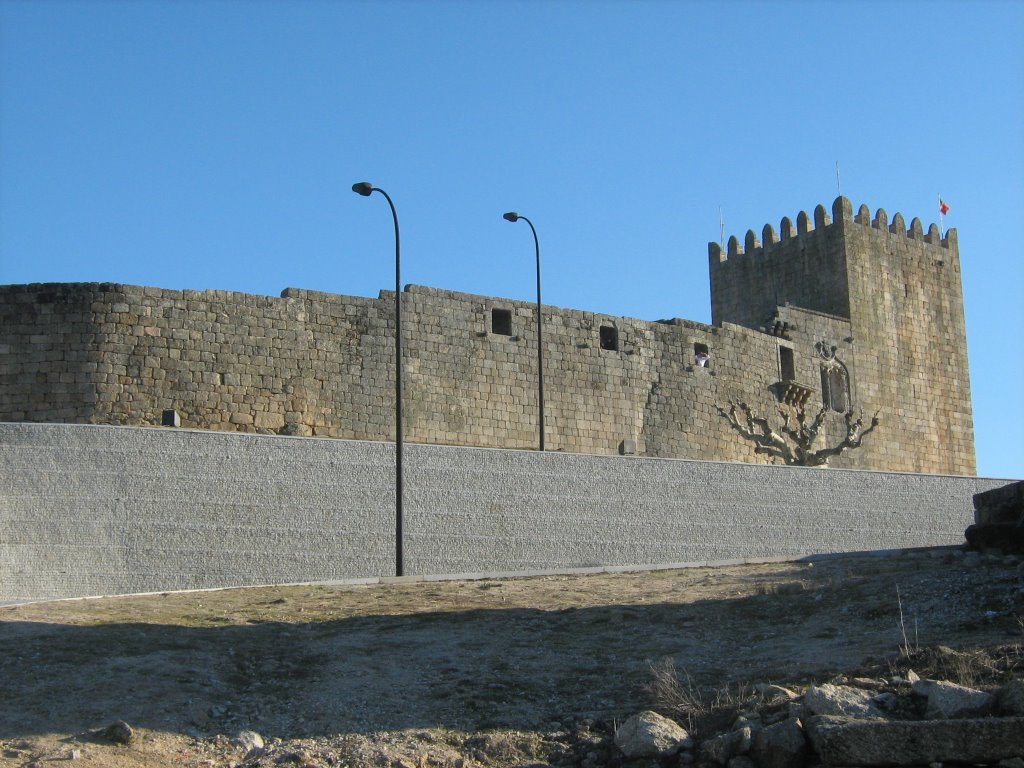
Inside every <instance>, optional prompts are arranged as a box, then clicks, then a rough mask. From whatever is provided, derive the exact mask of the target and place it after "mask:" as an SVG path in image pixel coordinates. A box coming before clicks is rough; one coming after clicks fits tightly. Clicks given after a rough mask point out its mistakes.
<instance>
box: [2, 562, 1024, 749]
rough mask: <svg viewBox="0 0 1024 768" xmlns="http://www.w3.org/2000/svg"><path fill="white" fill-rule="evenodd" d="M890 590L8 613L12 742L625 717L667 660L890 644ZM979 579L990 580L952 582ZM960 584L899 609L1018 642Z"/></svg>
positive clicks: (737, 676) (775, 665) (790, 668)
mask: <svg viewBox="0 0 1024 768" xmlns="http://www.w3.org/2000/svg"><path fill="white" fill-rule="evenodd" d="M822 570H824V569H822ZM1011 575H1012V574H1011ZM1017 578H1018V579H1019V574H1018V575H1017ZM876 581H877V585H876ZM989 581H991V580H989ZM972 583H973V582H972ZM984 583H985V581H984V580H983V578H982V577H981V576H980V575H979V577H978V585H981V584H984ZM893 586H894V585H893V582H892V581H891V580H888V579H886V578H885V577H884V576H882V577H880V578H879V579H877V580H874V581H864V580H858V579H849V580H846V581H843V582H837V581H836V580H835V579H834V577H831V576H830V577H828V578H825V574H824V573H823V574H821V577H820V578H818V579H817V580H815V579H809V580H805V582H804V583H802V584H798V585H796V586H795V587H794V588H792V589H789V590H784V591H769V592H768V593H765V594H758V593H754V594H746V595H742V596H736V597H729V596H724V597H722V598H721V599H700V600H696V601H694V602H688V603H679V602H652V603H647V602H645V603H642V604H635V603H634V604H623V605H600V606H589V607H574V608H560V609H552V610H540V609H534V608H522V607H513V608H506V609H474V610H454V611H447V610H443V609H439V610H429V611H421V612H412V613H406V614H402V615H360V616H354V617H351V618H342V619H330V620H325V621H310V622H306V623H302V622H301V621H299V622H297V623H293V621H291V620H289V621H258V620H253V619H252V618H251V616H250V617H249V618H238V616H225V617H224V619H223V621H224V622H225V623H224V624H223V625H222V626H199V627H190V626H181V625H174V624H168V623H124V622H121V623H111V624H99V625H86V626H82V625H70V624H66V623H65V624H59V623H45V622H36V621H23V620H15V617H14V615H12V614H10V613H9V614H7V617H6V618H5V619H4V620H3V621H0V680H2V681H3V682H2V687H3V695H2V701H0V739H3V738H12V737H16V736H18V737H24V736H29V735H31V734H41V733H81V732H82V731H85V730H87V729H90V728H99V727H102V726H105V725H107V724H109V723H110V722H112V721H113V720H116V719H123V720H126V721H127V722H129V723H131V724H132V725H133V726H140V727H143V728H148V729H153V730H160V731H174V732H184V733H189V732H193V733H195V734H197V735H208V734H215V733H230V732H236V731H238V730H239V729H241V728H251V729H254V730H257V731H259V732H260V733H263V734H264V735H267V736H280V737H282V738H293V737H302V736H318V735H323V734H336V733H360V732H361V733H366V732H371V731H379V730H399V729H407V728H435V727H449V728H458V729H464V730H480V729H484V728H488V727H491V728H506V729H517V728H521V729H526V728H543V727H545V726H547V725H550V724H552V723H557V722H559V721H563V720H565V719H566V718H567V717H569V716H575V717H586V716H593V717H602V718H607V717H611V716H617V715H628V714H630V713H632V712H634V711H636V710H637V709H638V708H641V707H644V706H647V705H649V704H650V701H649V696H648V694H647V693H646V692H645V686H646V685H647V684H648V683H649V682H650V681H651V665H652V663H656V662H658V661H660V660H662V659H665V658H666V657H670V658H671V659H672V660H673V661H674V664H675V666H676V668H677V669H679V670H685V672H686V673H688V675H689V676H690V678H691V679H692V682H693V684H694V685H698V686H699V685H716V686H720V685H722V684H723V683H724V682H726V681H730V680H731V681H734V682H742V681H753V680H774V681H792V680H794V679H799V678H801V677H802V678H806V677H808V676H816V677H818V678H821V677H824V676H827V674H828V673H829V672H830V671H834V670H838V669H849V668H851V667H854V666H856V665H859V664H861V663H863V662H864V661H865V660H866V658H867V657H868V656H880V655H886V654H892V653H895V652H896V650H897V648H898V646H899V644H900V642H901V640H902V638H901V636H900V630H899V627H898V607H897V601H896V595H895V590H894V589H893ZM968 588H971V589H975V590H977V589H980V587H978V586H977V585H975V586H974V587H971V585H970V584H968V585H967V586H963V585H961V587H958V589H968ZM378 589H387V587H380V588H378ZM950 589H951V588H950V585H949V582H948V581H941V580H937V579H934V578H931V579H929V578H922V579H921V580H920V583H918V584H917V585H915V586H914V588H913V590H912V593H911V594H906V593H904V596H903V602H902V608H903V611H904V613H905V614H906V615H907V616H908V617H910V616H914V617H917V616H921V617H926V616H927V620H926V621H923V622H922V624H923V625H922V626H919V627H918V631H919V632H920V633H921V635H920V637H919V640H920V642H921V643H922V644H924V643H926V642H927V643H945V644H950V645H956V644H958V643H961V644H962V643H969V642H972V641H974V640H976V639H978V640H979V641H980V637H981V634H984V635H985V639H984V641H985V642H990V641H999V640H1000V639H1001V641H1003V642H1005V641H1007V639H1008V638H1013V637H1015V636H1019V634H1020V628H1019V627H1018V625H1017V624H1016V623H1015V621H1014V616H1013V611H1014V610H1016V611H1020V612H1022V613H1024V604H1022V602H1021V595H1020V593H1019V592H1018V593H1016V594H1017V598H1016V600H1017V603H1016V605H1015V606H1012V607H1011V610H1008V611H1004V615H1002V617H1001V618H999V619H998V620H991V621H989V622H988V624H987V625H985V626H984V627H981V625H980V624H979V623H978V622H980V621H981V619H980V618H978V617H980V616H983V615H984V611H985V606H986V605H988V604H989V603H990V602H991V600H990V599H989V598H988V597H986V596H985V595H982V594H980V593H977V592H976V594H974V596H973V597H972V599H971V601H970V604H967V603H966V602H958V603H957V606H958V608H959V609H960V610H961V613H959V614H953V613H948V614H943V615H941V616H939V615H937V614H935V613H934V611H933V607H934V606H939V605H942V604H945V603H949V602H950V601H949V594H950ZM1018 589H1019V581H1018ZM252 592H253V594H255V593H256V591H255V590H254V591H252ZM657 598H658V595H656V594H654V595H651V599H652V600H653V599H657ZM151 599H152V600H160V596H153V597H152V598H151ZM237 599H241V598H237ZM248 599H249V600H253V599H255V598H254V597H249V598H248ZM264 599H265V598H264ZM992 599H995V598H992ZM999 599H1000V600H1003V601H1005V598H1004V597H1000V598H999ZM277 602H285V600H284V599H283V598H282V599H280V600H278V601H277ZM936 610H937V609H936ZM964 611H966V612H964ZM990 612H991V611H990ZM250 613H252V612H251V611H250ZM965 617H966V618H965ZM292 618H294V619H298V618H299V616H294V617H292ZM228 622H235V623H228ZM972 622H973V624H972ZM979 627H980V628H981V629H983V630H984V632H982V633H981V634H979ZM556 727H557V726H556Z"/></svg>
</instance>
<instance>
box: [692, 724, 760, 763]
mask: <svg viewBox="0 0 1024 768" xmlns="http://www.w3.org/2000/svg"><path fill="white" fill-rule="evenodd" d="M752 741H753V734H752V733H751V730H750V729H749V728H740V729H739V730H736V731H730V732H729V733H723V734H721V735H720V736H716V737H714V738H713V739H708V740H707V741H703V742H701V744H700V749H698V750H697V755H698V757H699V758H700V759H701V760H705V761H707V760H710V761H711V762H713V763H717V764H718V765H726V764H727V763H728V762H729V761H730V760H732V759H733V758H734V757H739V756H740V755H745V754H746V753H747V752H749V751H750V745H751V742H752Z"/></svg>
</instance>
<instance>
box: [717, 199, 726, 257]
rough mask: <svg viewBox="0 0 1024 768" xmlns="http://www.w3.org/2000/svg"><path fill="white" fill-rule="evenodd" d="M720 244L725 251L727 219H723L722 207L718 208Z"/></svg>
mask: <svg viewBox="0 0 1024 768" xmlns="http://www.w3.org/2000/svg"><path fill="white" fill-rule="evenodd" d="M718 244H719V245H720V246H722V250H723V251H724V250H725V219H724V218H722V206H718Z"/></svg>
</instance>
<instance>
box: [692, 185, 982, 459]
mask: <svg viewBox="0 0 1024 768" xmlns="http://www.w3.org/2000/svg"><path fill="white" fill-rule="evenodd" d="M708 252H709V261H710V275H711V314H712V323H713V324H714V325H716V326H723V325H727V324H735V325H740V326H743V327H746V328H751V329H754V330H759V331H763V332H765V333H768V334H771V335H773V336H775V337H776V339H777V343H778V345H779V387H778V388H777V392H776V395H777V397H779V398H780V399H785V398H787V397H788V398H802V399H803V401H804V402H806V403H807V404H808V407H810V406H811V405H817V404H820V403H824V404H826V405H830V407H831V408H832V409H833V410H834V411H835V417H834V418H833V419H832V420H831V422H830V426H829V429H830V430H831V431H832V434H830V435H829V437H830V438H834V437H835V436H836V435H837V434H839V431H840V430H841V427H842V424H841V421H842V419H841V413H842V411H844V410H845V409H847V408H853V409H854V410H855V411H860V410H863V411H864V412H865V414H868V415H870V414H872V413H874V412H875V411H881V416H882V419H883V425H884V426H883V428H882V429H881V430H880V431H879V432H877V433H876V435H872V438H876V437H877V439H872V440H870V441H868V442H866V443H865V445H864V447H863V448H862V449H861V451H860V452H859V453H861V455H860V456H859V457H858V456H857V453H858V452H854V453H852V454H850V455H848V456H847V457H844V458H843V459H842V460H841V461H839V462H836V465H837V466H851V467H887V468H889V469H894V470H902V471H911V472H929V473H939V474H956V475H973V474H975V472H976V463H975V454H974V428H973V419H972V411H971V392H970V378H969V373H968V365H967V338H966V329H965V324H964V311H963V292H962V286H961V277H960V257H959V252H958V247H957V233H956V230H955V229H951V230H949V231H948V232H947V233H946V234H945V236H943V234H942V233H941V232H940V231H939V228H938V226H937V225H935V224H932V225H931V226H929V227H928V229H927V231H925V229H924V227H923V225H922V224H921V221H920V220H919V219H917V218H915V219H913V220H912V221H911V222H910V226H909V227H908V226H907V225H906V222H905V220H904V218H903V216H902V215H901V214H899V213H897V214H895V215H894V216H893V217H892V221H891V223H890V221H889V217H888V215H887V214H886V212H885V211H884V210H883V209H879V210H878V211H877V212H876V214H875V215H874V217H872V216H871V213H870V211H869V209H868V208H867V206H864V205H862V206H860V208H859V209H858V210H857V212H856V213H854V210H853V206H852V204H851V202H850V201H849V200H848V199H847V198H845V197H839V198H837V199H836V201H835V202H834V203H833V205H832V215H831V217H830V216H829V214H828V212H827V211H826V210H825V208H824V207H823V206H821V205H819V206H818V207H817V208H815V210H814V215H813V219H812V217H809V216H808V215H807V214H806V213H804V212H801V213H800V214H799V215H798V216H797V218H796V225H795V226H794V224H793V222H792V221H791V220H790V219H789V218H788V217H787V218H784V219H782V222H781V223H780V226H779V232H778V233H776V231H775V229H774V228H773V227H772V226H771V225H770V224H769V225H766V226H765V227H764V228H763V230H762V232H761V238H760V239H758V237H757V236H756V234H755V233H754V232H753V231H748V232H747V234H746V237H745V239H744V242H743V244H742V245H741V244H740V242H739V241H738V240H737V238H735V237H731V238H730V239H729V242H728V245H727V247H726V249H725V251H724V252H723V250H722V248H721V246H719V244H717V243H710V244H709V247H708Z"/></svg>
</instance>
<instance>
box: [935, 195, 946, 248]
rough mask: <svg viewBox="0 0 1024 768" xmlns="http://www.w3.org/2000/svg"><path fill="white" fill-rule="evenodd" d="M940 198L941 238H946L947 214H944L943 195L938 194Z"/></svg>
mask: <svg viewBox="0 0 1024 768" xmlns="http://www.w3.org/2000/svg"><path fill="white" fill-rule="evenodd" d="M937 197H938V198H939V237H940V238H942V237H945V236H946V214H944V213H943V212H942V193H941V192H940V193H938V195H937Z"/></svg>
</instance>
